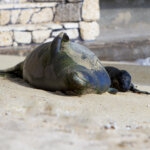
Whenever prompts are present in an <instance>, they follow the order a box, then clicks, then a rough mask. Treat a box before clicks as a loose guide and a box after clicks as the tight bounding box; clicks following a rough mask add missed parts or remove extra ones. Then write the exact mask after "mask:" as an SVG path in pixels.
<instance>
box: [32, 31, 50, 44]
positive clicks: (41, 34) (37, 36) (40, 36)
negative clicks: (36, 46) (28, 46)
mask: <svg viewBox="0 0 150 150" xmlns="http://www.w3.org/2000/svg"><path fill="white" fill-rule="evenodd" d="M51 32H52V30H37V31H33V32H32V38H33V42H34V43H42V42H44V41H45V40H46V39H47V38H49V37H50V34H51Z"/></svg>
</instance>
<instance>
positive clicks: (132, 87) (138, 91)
mask: <svg viewBox="0 0 150 150" xmlns="http://www.w3.org/2000/svg"><path fill="white" fill-rule="evenodd" d="M130 91H132V92H133V93H137V94H147V95H150V92H147V91H141V90H139V89H137V88H135V87H134V85H133V84H132V85H131V88H130Z"/></svg>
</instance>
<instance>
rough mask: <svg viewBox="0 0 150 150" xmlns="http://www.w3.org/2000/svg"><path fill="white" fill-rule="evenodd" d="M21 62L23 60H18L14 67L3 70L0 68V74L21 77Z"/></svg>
mask: <svg viewBox="0 0 150 150" xmlns="http://www.w3.org/2000/svg"><path fill="white" fill-rule="evenodd" d="M23 63H24V62H20V63H19V64H17V65H16V66H14V67H11V68H8V69H5V70H0V76H5V77H20V78H22V70H23Z"/></svg>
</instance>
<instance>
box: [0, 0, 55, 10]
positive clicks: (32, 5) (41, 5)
mask: <svg viewBox="0 0 150 150" xmlns="http://www.w3.org/2000/svg"><path fill="white" fill-rule="evenodd" d="M56 5H57V3H54V2H53V3H19V4H18V3H12V4H1V5H0V10H5V9H6V10H7V9H10V10H11V9H31V8H45V7H55V6H56Z"/></svg>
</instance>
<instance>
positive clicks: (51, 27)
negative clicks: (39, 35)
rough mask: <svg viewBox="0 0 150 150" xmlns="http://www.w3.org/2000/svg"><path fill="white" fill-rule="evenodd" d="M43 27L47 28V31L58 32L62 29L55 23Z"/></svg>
mask: <svg viewBox="0 0 150 150" xmlns="http://www.w3.org/2000/svg"><path fill="white" fill-rule="evenodd" d="M44 26H45V27H47V28H48V29H53V30H60V29H62V28H63V27H62V25H60V24H56V23H49V24H45V25H44Z"/></svg>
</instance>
